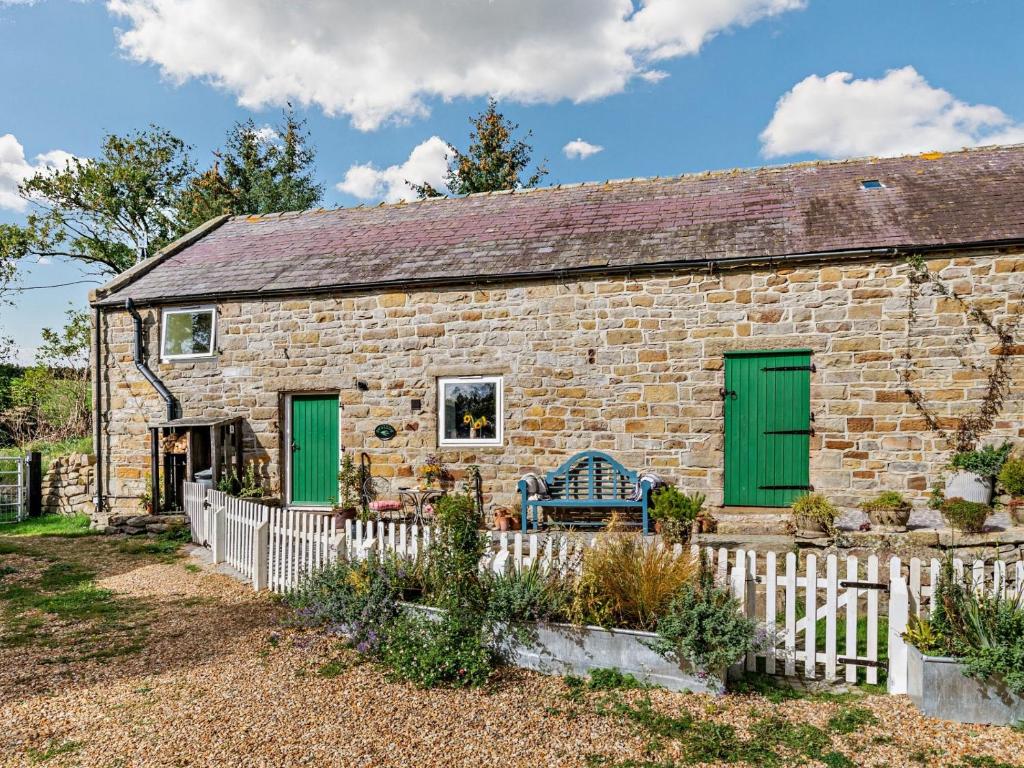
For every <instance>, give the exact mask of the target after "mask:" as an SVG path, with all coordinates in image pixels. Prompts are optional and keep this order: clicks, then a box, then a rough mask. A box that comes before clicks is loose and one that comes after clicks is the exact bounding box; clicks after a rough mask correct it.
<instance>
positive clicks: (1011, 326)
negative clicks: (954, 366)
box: [900, 255, 1021, 451]
mask: <svg viewBox="0 0 1024 768" xmlns="http://www.w3.org/2000/svg"><path fill="white" fill-rule="evenodd" d="M907 264H908V266H909V267H910V290H909V292H908V294H907V337H906V344H905V345H904V349H903V360H904V365H903V366H901V368H900V382H901V384H902V385H903V387H904V392H905V393H906V395H907V397H908V398H909V399H910V402H911V403H913V404H914V407H915V408H917V410H918V412H919V413H920V414H921V416H922V417H923V418H924V420H925V422H926V423H927V424H928V428H929V429H931V430H933V431H934V432H937V433H938V434H939V435H941V436H942V438H943V439H944V440H945V441H946V442H947V443H948V444H949V446H950V448H952V449H953V450H955V451H970V450H974V448H975V447H977V444H978V440H979V439H980V438H981V437H982V436H983V435H984V434H985V433H986V432H988V431H989V430H991V429H992V425H993V424H994V423H995V420H996V418H998V416H999V414H1000V413H1001V412H1002V409H1003V404H1004V403H1005V401H1006V396H1007V395H1008V394H1009V391H1010V383H1011V380H1012V374H1011V371H1010V366H1011V363H1012V357H1013V351H1014V347H1015V345H1016V343H1017V340H1016V336H1015V334H1016V332H1017V326H1018V325H1019V324H1020V320H1021V316H1020V313H1019V312H1017V313H1015V314H1011V315H1010V317H1008V318H1006V319H1005V320H1003V321H1002V322H1000V321H997V320H996V319H995V318H993V317H992V316H991V315H990V314H989V313H988V312H986V311H985V310H984V309H982V308H981V307H979V306H978V305H977V304H973V303H971V302H970V301H968V300H967V299H965V298H964V297H963V296H961V295H959V294H958V293H957V292H956V291H954V290H953V289H952V288H950V287H949V286H947V285H946V284H945V283H944V282H943V281H942V279H941V278H940V277H939V276H938V275H936V274H935V273H934V272H932V271H931V270H930V269H929V268H928V265H927V264H926V263H925V260H924V258H923V257H922V256H920V255H913V256H911V257H910V258H908V259H907ZM926 285H927V286H930V287H931V289H932V291H933V292H934V293H935V294H936V295H938V296H941V297H943V298H946V299H950V300H952V301H954V302H955V303H956V304H957V305H959V306H960V308H961V309H962V310H963V312H964V315H965V316H966V317H967V320H968V326H967V329H966V334H967V341H974V340H975V337H976V329H977V328H982V329H984V330H986V331H988V332H989V333H991V334H992V335H993V336H995V338H996V339H997V341H998V344H997V346H996V348H995V351H994V353H993V358H994V359H993V362H992V366H991V367H990V368H988V372H987V388H986V390H985V394H984V396H983V397H982V398H981V404H980V406H979V407H978V409H977V410H976V411H974V412H973V413H968V414H964V415H961V416H960V417H959V419H958V420H957V421H956V424H955V428H954V429H953V430H952V431H950V430H949V429H948V428H947V426H948V425H949V424H950V422H948V421H944V420H943V419H942V418H941V417H940V416H939V415H938V413H937V412H936V410H935V408H934V407H933V406H932V405H931V404H930V403H928V401H927V399H926V398H925V396H924V394H923V393H922V392H921V391H920V390H918V389H917V388H915V387H914V385H913V380H914V371H915V363H914V357H913V354H912V349H913V346H914V334H915V330H916V324H917V323H916V321H917V319H918V317H917V303H918V299H920V297H921V291H922V287H923V286H926ZM960 362H961V364H962V365H964V366H965V367H967V366H970V365H971V364H970V363H969V362H968V361H966V360H964V359H963V357H961V358H960ZM973 367H977V366H973Z"/></svg>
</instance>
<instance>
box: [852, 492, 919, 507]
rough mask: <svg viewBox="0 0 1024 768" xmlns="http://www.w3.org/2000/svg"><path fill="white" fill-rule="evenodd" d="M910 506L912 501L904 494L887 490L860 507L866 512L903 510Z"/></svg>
mask: <svg viewBox="0 0 1024 768" xmlns="http://www.w3.org/2000/svg"><path fill="white" fill-rule="evenodd" d="M909 507H910V502H909V501H907V500H906V499H904V498H903V494H901V493H900V492H899V491H885V492H883V493H880V494H878V495H877V496H876V497H875V498H873V499H869V500H868V501H865V502H863V503H862V504H861V505H860V508H861V509H862V510H864V511H865V512H877V511H881V510H889V509H893V510H900V511H903V510H906V509H908V508H909Z"/></svg>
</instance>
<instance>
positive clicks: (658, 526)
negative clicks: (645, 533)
mask: <svg viewBox="0 0 1024 768" xmlns="http://www.w3.org/2000/svg"><path fill="white" fill-rule="evenodd" d="M654 532H655V533H656V534H658V535H661V520H655V521H654Z"/></svg>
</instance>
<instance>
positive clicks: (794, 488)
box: [757, 485, 814, 491]
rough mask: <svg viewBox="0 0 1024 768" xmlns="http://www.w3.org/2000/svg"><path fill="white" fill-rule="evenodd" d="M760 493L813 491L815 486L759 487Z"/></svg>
mask: <svg viewBox="0 0 1024 768" xmlns="http://www.w3.org/2000/svg"><path fill="white" fill-rule="evenodd" d="M757 490H759V491H813V490H814V486H813V485H759V486H757Z"/></svg>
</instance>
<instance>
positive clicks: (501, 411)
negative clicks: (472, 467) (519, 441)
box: [436, 376, 505, 448]
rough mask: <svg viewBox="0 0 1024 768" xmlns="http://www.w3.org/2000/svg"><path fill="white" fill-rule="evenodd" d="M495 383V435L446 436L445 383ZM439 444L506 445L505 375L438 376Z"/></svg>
mask: <svg viewBox="0 0 1024 768" xmlns="http://www.w3.org/2000/svg"><path fill="white" fill-rule="evenodd" d="M463 383H464V384H494V385H495V398H494V407H495V411H496V413H495V421H496V426H495V430H494V437H489V438H480V439H477V440H469V439H465V440H462V439H449V438H446V437H445V436H444V415H445V411H444V409H445V404H444V387H445V384H463ZM436 415H437V444H438V447H441V448H449V447H452V448H454V447H462V448H473V447H477V448H481V447H490V446H501V445H504V441H505V377H504V376H438V377H437V408H436Z"/></svg>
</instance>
